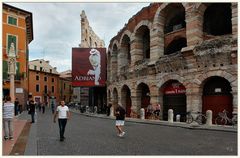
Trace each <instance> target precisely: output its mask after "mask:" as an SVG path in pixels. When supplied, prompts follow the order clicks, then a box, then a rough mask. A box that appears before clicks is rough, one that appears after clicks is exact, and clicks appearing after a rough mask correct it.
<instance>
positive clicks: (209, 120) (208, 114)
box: [206, 110, 212, 126]
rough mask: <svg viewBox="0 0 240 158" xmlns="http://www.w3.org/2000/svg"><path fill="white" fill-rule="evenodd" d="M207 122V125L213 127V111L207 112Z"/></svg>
mask: <svg viewBox="0 0 240 158" xmlns="http://www.w3.org/2000/svg"><path fill="white" fill-rule="evenodd" d="M206 115H207V122H206V125H208V126H211V125H212V110H207V112H206Z"/></svg>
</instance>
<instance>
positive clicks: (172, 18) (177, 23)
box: [164, 3, 186, 34]
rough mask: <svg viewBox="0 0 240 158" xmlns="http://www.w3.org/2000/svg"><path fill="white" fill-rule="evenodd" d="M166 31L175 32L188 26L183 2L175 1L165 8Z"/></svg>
mask: <svg viewBox="0 0 240 158" xmlns="http://www.w3.org/2000/svg"><path fill="white" fill-rule="evenodd" d="M164 12H165V24H164V33H165V34H166V33H169V32H173V31H176V30H179V29H182V28H185V27H186V22H185V8H184V7H183V5H182V4H181V3H173V4H170V5H168V6H167V7H166V8H165V9H164Z"/></svg>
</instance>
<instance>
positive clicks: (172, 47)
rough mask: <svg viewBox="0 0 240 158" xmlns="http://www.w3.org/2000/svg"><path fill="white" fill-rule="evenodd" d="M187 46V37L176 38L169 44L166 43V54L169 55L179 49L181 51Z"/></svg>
mask: <svg viewBox="0 0 240 158" xmlns="http://www.w3.org/2000/svg"><path fill="white" fill-rule="evenodd" d="M186 46H187V39H186V38H185V37H177V38H174V39H173V40H172V41H171V42H170V43H169V44H168V45H166V49H165V51H164V54H165V55H169V54H172V53H176V52H178V51H181V49H182V48H184V47H186Z"/></svg>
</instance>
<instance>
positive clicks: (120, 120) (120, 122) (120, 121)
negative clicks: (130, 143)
mask: <svg viewBox="0 0 240 158" xmlns="http://www.w3.org/2000/svg"><path fill="white" fill-rule="evenodd" d="M125 113H126V112H125V109H124V108H123V107H122V106H121V105H119V104H118V106H117V108H116V110H115V114H116V128H117V130H118V136H119V137H122V136H124V134H125V132H124V131H123V129H122V128H123V126H124V120H125Z"/></svg>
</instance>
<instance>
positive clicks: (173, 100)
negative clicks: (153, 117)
mask: <svg viewBox="0 0 240 158" xmlns="http://www.w3.org/2000/svg"><path fill="white" fill-rule="evenodd" d="M159 97H160V98H159V103H160V105H162V106H161V111H162V112H161V113H162V115H161V116H162V119H163V120H165V121H166V120H167V119H168V110H169V109H173V112H174V120H176V115H180V116H181V119H180V121H181V122H184V121H185V120H186V119H185V117H186V111H187V95H186V87H185V86H184V84H183V83H181V82H179V80H178V79H169V80H167V81H166V82H164V83H163V84H162V85H161V87H159Z"/></svg>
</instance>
